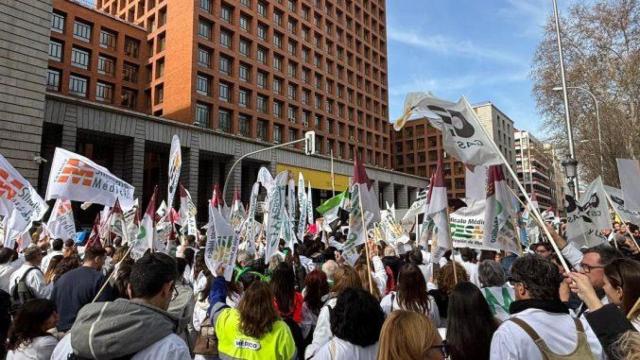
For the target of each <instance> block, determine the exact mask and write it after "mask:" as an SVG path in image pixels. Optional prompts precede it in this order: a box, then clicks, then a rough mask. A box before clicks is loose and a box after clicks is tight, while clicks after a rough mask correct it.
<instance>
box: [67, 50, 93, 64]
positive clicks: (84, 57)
mask: <svg viewBox="0 0 640 360" xmlns="http://www.w3.org/2000/svg"><path fill="white" fill-rule="evenodd" d="M90 58H91V56H90V55H89V52H88V51H86V50H82V49H78V48H76V47H73V49H71V65H73V66H77V67H79V68H81V69H88V68H89V59H90Z"/></svg>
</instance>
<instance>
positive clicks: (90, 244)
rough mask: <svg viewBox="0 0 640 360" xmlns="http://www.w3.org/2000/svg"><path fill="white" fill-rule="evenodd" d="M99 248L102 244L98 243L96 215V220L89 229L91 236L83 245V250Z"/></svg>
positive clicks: (98, 215) (98, 232)
mask: <svg viewBox="0 0 640 360" xmlns="http://www.w3.org/2000/svg"><path fill="white" fill-rule="evenodd" d="M92 247H95V248H98V249H99V248H101V247H102V242H101V241H100V213H98V214H96V218H95V220H94V221H93V227H92V228H91V235H89V240H87V243H86V244H85V248H92Z"/></svg>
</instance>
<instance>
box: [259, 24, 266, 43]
mask: <svg viewBox="0 0 640 360" xmlns="http://www.w3.org/2000/svg"><path fill="white" fill-rule="evenodd" d="M258 37H259V38H260V39H261V40H264V41H266V40H267V26H266V25H264V24H258Z"/></svg>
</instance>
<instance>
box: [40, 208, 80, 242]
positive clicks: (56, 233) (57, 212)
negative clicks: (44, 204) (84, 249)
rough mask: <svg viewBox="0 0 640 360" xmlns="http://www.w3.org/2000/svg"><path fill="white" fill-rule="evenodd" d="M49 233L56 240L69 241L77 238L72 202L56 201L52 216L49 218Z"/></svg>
mask: <svg viewBox="0 0 640 360" xmlns="http://www.w3.org/2000/svg"><path fill="white" fill-rule="evenodd" d="M47 231H48V232H49V235H50V236H51V237H52V238H54V239H56V238H60V239H63V240H67V239H73V238H75V236H76V224H75V222H74V220H73V210H72V209H71V201H69V200H64V199H58V200H56V203H55V205H54V206H53V209H52V210H51V216H49V222H48V223H47Z"/></svg>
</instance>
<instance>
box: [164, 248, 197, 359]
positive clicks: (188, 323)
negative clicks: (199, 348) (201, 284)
mask: <svg viewBox="0 0 640 360" xmlns="http://www.w3.org/2000/svg"><path fill="white" fill-rule="evenodd" d="M175 260H176V264H177V269H178V276H177V278H176V283H175V285H174V289H175V293H176V294H177V295H176V296H175V297H174V298H173V299H171V303H169V308H168V309H167V312H168V313H169V314H171V315H173V316H174V317H176V318H177V319H178V320H179V321H180V327H179V328H178V330H177V332H176V333H177V334H178V336H180V337H181V338H182V339H183V340H184V341H185V342H186V343H187V345H189V348H192V342H191V338H192V337H191V335H193V334H195V330H193V325H192V322H193V309H194V307H195V305H196V299H195V296H194V295H193V290H191V287H190V286H189V285H187V284H186V281H185V280H184V279H183V277H182V274H183V273H184V269H185V268H186V266H187V262H186V260H185V259H183V258H176V259H175Z"/></svg>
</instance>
